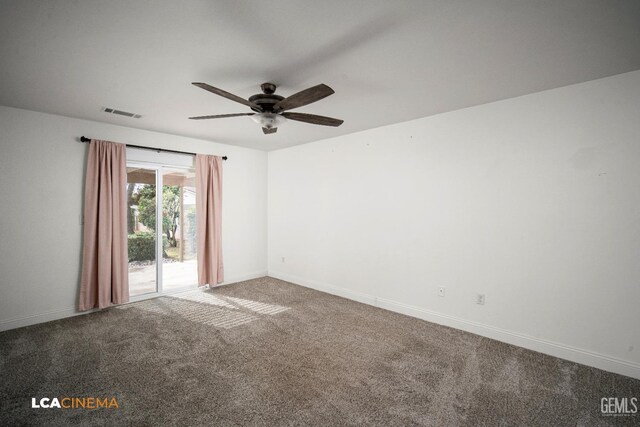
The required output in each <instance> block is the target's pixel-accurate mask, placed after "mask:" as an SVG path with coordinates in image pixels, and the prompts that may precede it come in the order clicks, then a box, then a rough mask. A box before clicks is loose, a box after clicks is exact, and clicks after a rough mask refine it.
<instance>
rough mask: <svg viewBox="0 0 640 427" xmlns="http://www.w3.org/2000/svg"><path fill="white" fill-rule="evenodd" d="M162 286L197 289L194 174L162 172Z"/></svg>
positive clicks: (190, 172) (175, 170) (177, 171)
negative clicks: (163, 245)
mask: <svg viewBox="0 0 640 427" xmlns="http://www.w3.org/2000/svg"><path fill="white" fill-rule="evenodd" d="M162 172H163V173H162V179H163V187H162V196H163V202H162V203H163V208H162V228H163V230H162V231H163V234H164V236H163V240H164V244H165V249H164V255H163V257H162V286H163V289H164V290H165V291H171V290H175V289H181V288H184V287H186V286H191V287H196V286H197V283H198V268H197V265H196V188H195V172H194V171H193V170H188V169H179V168H168V167H165V168H163V169H162Z"/></svg>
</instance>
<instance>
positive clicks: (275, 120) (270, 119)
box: [251, 113, 287, 129]
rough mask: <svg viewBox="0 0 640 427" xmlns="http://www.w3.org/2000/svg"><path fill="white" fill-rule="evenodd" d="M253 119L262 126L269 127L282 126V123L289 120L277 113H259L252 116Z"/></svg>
mask: <svg viewBox="0 0 640 427" xmlns="http://www.w3.org/2000/svg"><path fill="white" fill-rule="evenodd" d="M251 119H252V120H253V121H254V122H256V123H258V124H259V125H260V126H261V127H263V128H267V129H273V128H277V127H280V125H281V124H283V123H284V122H286V121H287V119H286V118H284V117H283V116H281V115H280V114H275V113H258V114H254V115H253V116H251Z"/></svg>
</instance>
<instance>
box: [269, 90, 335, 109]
mask: <svg viewBox="0 0 640 427" xmlns="http://www.w3.org/2000/svg"><path fill="white" fill-rule="evenodd" d="M333 93H335V92H334V91H333V89H331V88H330V87H329V86H327V85H325V84H319V85H317V86H313V87H310V88H309V89H305V90H303V91H301V92H298V93H294V94H293V95H291V96H288V97H286V98H285V99H283V100H282V101H280V102H277V103H276V104H275V105H274V106H273V109H274V110H275V111H286V110H291V109H293V108H298V107H302V106H304V105H308V104H311V103H312V102H316V101H320V100H321V99H322V98H326V97H327V96H329V95H331V94H333Z"/></svg>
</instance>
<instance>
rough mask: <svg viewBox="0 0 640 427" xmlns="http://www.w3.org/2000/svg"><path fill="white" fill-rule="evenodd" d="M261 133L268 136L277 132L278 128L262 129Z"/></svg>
mask: <svg viewBox="0 0 640 427" xmlns="http://www.w3.org/2000/svg"><path fill="white" fill-rule="evenodd" d="M262 132H264V134H265V135H269V134H270V133H276V132H278V128H271V129H269V128H262Z"/></svg>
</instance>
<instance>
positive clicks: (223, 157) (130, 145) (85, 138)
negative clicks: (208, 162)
mask: <svg viewBox="0 0 640 427" xmlns="http://www.w3.org/2000/svg"><path fill="white" fill-rule="evenodd" d="M90 141H91V138H87V137H85V136H81V137H80V142H90ZM125 145H126V146H127V147H131V148H140V149H142V150H151V151H156V152H158V153H159V152H161V151H163V152H165V153H176V154H190V155H192V156H195V155H196V154H197V153H189V152H187V151H178V150H169V149H166V148H154V147H144V146H142V145H132V144H125ZM222 160H227V156H222Z"/></svg>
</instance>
